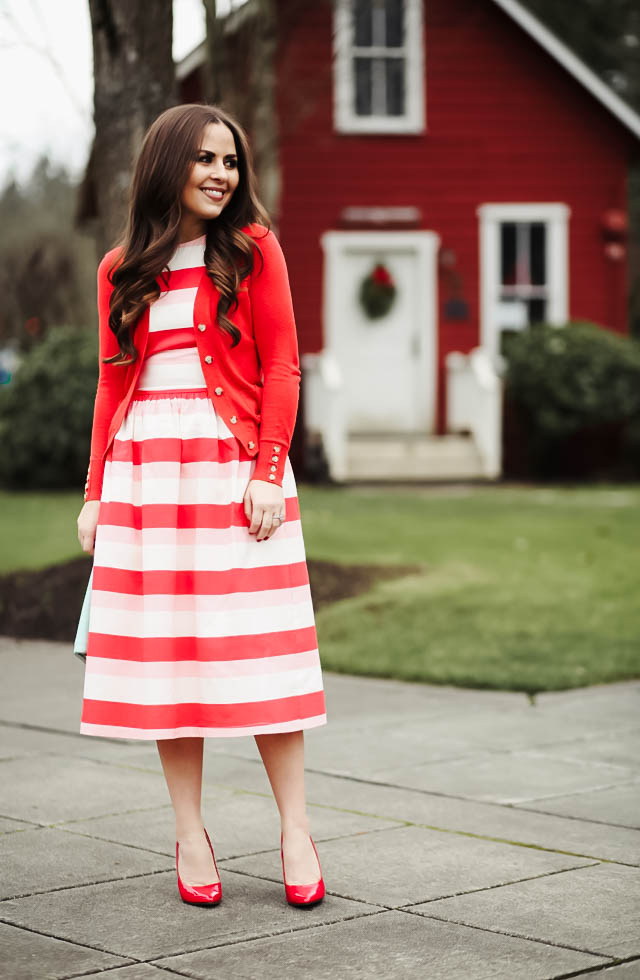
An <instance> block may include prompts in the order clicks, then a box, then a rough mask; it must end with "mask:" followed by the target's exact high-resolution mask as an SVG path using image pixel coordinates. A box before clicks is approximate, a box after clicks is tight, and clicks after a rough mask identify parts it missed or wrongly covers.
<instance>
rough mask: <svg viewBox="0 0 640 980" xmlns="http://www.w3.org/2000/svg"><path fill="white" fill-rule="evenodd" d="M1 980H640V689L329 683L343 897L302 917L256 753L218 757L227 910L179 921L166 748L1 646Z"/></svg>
mask: <svg viewBox="0 0 640 980" xmlns="http://www.w3.org/2000/svg"><path fill="white" fill-rule="evenodd" d="M0 658H1V668H2V677H3V681H4V683H3V685H2V690H1V692H0V699H1V703H0V776H1V779H0V786H1V789H0V800H1V802H0V848H1V851H0V869H1V874H0V878H1V880H0V888H1V894H0V899H2V901H0V964H1V965H0V975H1V976H2V977H6V978H7V980H23V978H29V980H44V978H69V977H76V976H83V977H98V976H100V977H102V978H104V980H107V978H109V980H162V978H163V977H167V975H168V976H169V977H171V976H176V977H195V978H202V980H223V978H224V980H230V978H232V980H241V978H246V980H258V978H260V980H276V978H277V980H280V978H281V977H297V978H300V980H325V978H326V980H346V978H349V980H359V978H376V980H377V978H378V977H384V978H385V980H387V978H402V980H406V978H420V980H422V978H425V980H440V978H446V980H458V978H460V980H462V978H464V980H479V978H492V980H493V978H505V980H507V978H508V980H516V978H517V980H519V978H524V980H536V978H552V977H553V978H558V977H568V976H584V975H587V974H590V973H592V972H595V973H597V975H602V976H603V977H606V978H607V980H635V978H640V870H639V867H640V682H634V683H629V684H614V685H610V686H602V687H593V688H585V689H583V690H580V691H573V692H563V693H558V694H547V695H542V696H539V697H538V698H536V699H535V703H534V704H532V703H531V702H530V700H529V699H528V698H527V697H525V696H524V695H519V694H505V693H494V692H486V691H472V690H460V689H455V688H447V687H430V686H424V685H418V684H415V685H414V684H405V683H399V682H396V681H384V680H374V679H365V678H354V677H347V676H340V675H337V674H330V673H329V672H327V671H325V674H324V677H325V688H326V695H327V714H328V719H329V722H328V724H327V725H326V726H324V727H323V728H319V729H315V730H309V731H308V732H307V733H306V735H305V745H306V750H305V751H306V764H307V789H308V799H309V804H310V808H309V810H310V817H311V828H312V834H313V837H314V840H315V841H316V844H317V847H318V853H319V856H320V860H321V862H322V868H323V872H324V878H325V883H326V888H327V895H326V898H325V900H324V902H322V903H321V904H320V905H318V906H315V907H314V908H311V909H295V908H291V907H290V906H289V905H287V904H286V902H285V898H284V888H283V885H282V877H281V868H280V851H279V845H280V825H279V819H278V812H277V809H276V806H275V802H274V800H273V797H272V794H271V790H270V787H269V783H268V781H267V778H266V774H265V772H264V768H263V766H262V762H261V760H260V756H259V754H258V751H257V748H256V746H255V742H254V740H253V738H252V737H247V738H228V739H208V740H207V742H206V745H205V759H206V763H205V789H204V797H205V820H206V823H207V826H208V828H209V832H210V834H211V837H212V841H213V843H214V846H215V849H216V858H217V861H218V865H219V868H220V874H221V878H222V882H223V900H222V903H221V905H220V906H218V907H216V908H209V909H206V908H204V909H202V908H195V907H190V906H187V905H185V904H183V902H181V900H180V898H179V895H178V891H177V887H176V875H175V866H174V848H175V843H174V839H173V815H172V810H171V807H170V804H169V799H168V794H167V790H166V786H165V783H164V778H163V776H162V772H161V768H160V762H159V758H158V754H157V749H156V745H155V742H153V741H152V742H141V741H123V740H119V739H112V740H111V739H99V738H94V737H89V736H82V735H80V734H78V723H79V714H80V705H81V699H82V680H83V671H84V667H83V665H82V662H81V661H80V660H78V658H77V657H74V656H73V654H72V652H71V648H70V646H69V645H66V644H54V643H37V642H26V641H14V640H9V639H3V640H0Z"/></svg>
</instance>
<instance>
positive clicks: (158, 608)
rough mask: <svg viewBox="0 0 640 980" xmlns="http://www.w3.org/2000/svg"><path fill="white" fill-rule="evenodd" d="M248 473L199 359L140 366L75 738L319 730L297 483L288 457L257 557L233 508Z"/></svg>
mask: <svg viewBox="0 0 640 980" xmlns="http://www.w3.org/2000/svg"><path fill="white" fill-rule="evenodd" d="M176 379H177V380H176ZM176 384H177V387H176ZM255 465H256V464H255V460H254V459H253V458H251V457H249V456H248V455H247V454H246V453H245V450H244V449H243V447H242V445H241V444H240V443H239V442H238V440H237V439H236V438H235V436H234V435H233V434H232V433H231V432H230V431H229V429H228V427H227V426H226V424H225V423H224V421H223V420H222V419H221V418H220V417H219V416H218V415H217V413H216V411H215V409H214V407H213V404H212V402H211V399H210V397H209V394H208V392H207V389H206V386H205V384H204V377H203V375H202V369H201V367H200V362H199V359H198V354H197V351H196V350H195V349H194V348H186V349H183V350H172V351H164V352H162V353H161V354H155V355H153V356H152V357H150V358H148V360H147V361H146V362H145V365H144V367H143V371H142V372H141V376H140V382H139V387H138V388H137V390H136V391H135V392H134V395H133V398H132V401H131V403H130V405H129V408H128V411H127V414H126V416H125V418H124V419H123V421H122V424H121V426H120V429H119V431H118V433H117V434H116V437H115V440H114V442H113V444H112V447H111V449H110V451H109V453H108V455H107V459H106V464H105V473H104V483H103V489H102V497H101V501H100V510H99V517H98V525H97V529H96V538H95V547H94V562H93V582H92V591H91V597H90V615H89V634H88V642H87V657H86V668H85V680H84V697H83V703H82V716H81V722H80V732H81V733H83V734H85V735H102V736H109V737H114V736H115V737H121V738H142V739H151V738H153V739H160V738H178V737H182V736H231V735H253V734H260V733H268V732H289V731H297V730H299V729H303V728H312V727H315V726H318V725H323V724H325V723H326V713H325V700H324V691H323V680H322V671H321V666H320V659H319V652H318V643H317V636H316V629H315V620H314V610H313V605H312V599H311V592H310V589H309V576H308V569H307V563H306V555H305V547H304V541H303V535H302V527H301V523H300V511H299V504H298V496H297V488H296V481H295V478H294V474H293V470H292V468H291V463H290V461H289V458H288V457H287V459H286V461H285V470H284V480H283V492H284V497H285V515H286V517H285V521H284V523H283V524H281V525H280V527H279V528H278V529H277V530H276V531H275V532H274V534H273V535H272V536H271V537H270V538H266V539H264V540H263V541H258V540H257V539H256V536H255V535H254V534H250V533H249V530H248V528H249V523H250V522H249V519H248V518H247V517H246V515H245V513H244V508H243V503H242V500H243V496H244V493H245V490H246V488H247V484H248V482H249V480H250V479H251V474H252V473H253V470H254V469H255Z"/></svg>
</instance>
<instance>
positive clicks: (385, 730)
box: [305, 719, 479, 779]
mask: <svg viewBox="0 0 640 980" xmlns="http://www.w3.org/2000/svg"><path fill="white" fill-rule="evenodd" d="M326 727H327V728H328V726H326ZM425 731H429V737H425ZM314 735H315V733H314ZM374 744H375V747H376V749H375V752H372V751H371V746H372V745H374ZM478 754H479V753H478V743H477V739H476V738H475V736H474V735H470V736H469V737H468V738H462V737H458V736H457V735H456V734H455V732H452V731H450V730H449V731H448V732H445V731H439V732H438V733H437V734H435V733H433V734H432V733H431V729H430V722H429V721H426V720H425V719H422V720H421V721H413V722H410V723H404V724H403V723H402V722H400V721H398V722H397V723H396V724H395V725H376V726H366V727H359V726H358V727H356V726H353V727H350V728H349V729H348V730H345V729H344V728H341V729H339V730H338V731H327V732H326V733H325V732H322V734H321V733H320V730H318V735H317V737H311V736H308V737H307V736H305V765H306V767H307V768H308V769H321V770H322V771H323V772H327V773H334V774H337V775H351V776H356V777H358V778H361V779H362V778H364V779H369V778H377V777H378V776H379V774H380V773H385V772H387V771H395V768H396V767H397V766H398V764H399V763H400V764H401V765H403V766H409V765H421V764H424V763H427V762H429V763H431V762H439V761H443V760H447V759H459V758H467V757H469V756H476V755H478Z"/></svg>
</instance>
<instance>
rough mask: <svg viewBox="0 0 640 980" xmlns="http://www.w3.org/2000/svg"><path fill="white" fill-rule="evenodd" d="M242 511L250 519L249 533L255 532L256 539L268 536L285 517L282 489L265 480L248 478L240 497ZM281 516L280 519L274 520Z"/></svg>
mask: <svg viewBox="0 0 640 980" xmlns="http://www.w3.org/2000/svg"><path fill="white" fill-rule="evenodd" d="M242 502H243V504H244V512H245V515H246V517H247V520H248V521H250V522H251V523H250V525H249V534H255V535H256V540H257V541H262V540H263V538H270V537H271V535H272V534H273V533H274V531H277V529H278V528H279V527H280V524H281V523H283V522H284V518H285V504H284V491H283V489H282V487H276V486H273V484H271V483H267V481H266V480H249V483H248V484H247V489H246V490H245V494H244V497H243V499H242ZM274 517H281V518H282V521H274Z"/></svg>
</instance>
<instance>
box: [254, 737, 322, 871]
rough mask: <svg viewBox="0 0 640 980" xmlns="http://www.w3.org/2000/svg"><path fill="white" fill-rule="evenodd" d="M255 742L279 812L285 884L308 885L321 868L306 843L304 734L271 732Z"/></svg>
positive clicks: (307, 820)
mask: <svg viewBox="0 0 640 980" xmlns="http://www.w3.org/2000/svg"><path fill="white" fill-rule="evenodd" d="M254 738H255V740H256V744H257V746H258V750H259V752H260V755H261V757H262V761H263V763H264V767H265V769H266V771H267V776H268V777H269V782H270V783H271V788H272V789H273V795H274V796H275V800H276V803H277V805H278V810H279V811H280V822H281V825H282V851H283V855H284V863H285V873H286V878H287V882H288V883H290V884H295V885H310V884H312V883H313V882H315V881H317V880H318V878H319V877H320V868H319V867H318V860H317V858H316V855H315V852H314V850H313V845H312V844H311V841H310V839H309V818H308V816H307V805H306V798H305V785H304V732H303V731H297V732H274V733H273V734H269V735H254Z"/></svg>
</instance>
